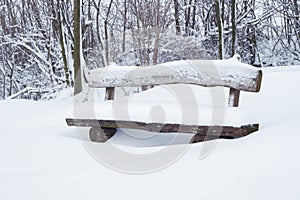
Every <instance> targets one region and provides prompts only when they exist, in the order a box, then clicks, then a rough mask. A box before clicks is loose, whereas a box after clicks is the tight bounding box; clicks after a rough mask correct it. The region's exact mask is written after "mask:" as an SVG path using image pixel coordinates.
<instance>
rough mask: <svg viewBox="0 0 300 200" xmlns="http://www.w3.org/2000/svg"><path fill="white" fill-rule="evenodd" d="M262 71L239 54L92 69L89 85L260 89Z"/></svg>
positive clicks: (250, 90)
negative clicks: (183, 85)
mask: <svg viewBox="0 0 300 200" xmlns="http://www.w3.org/2000/svg"><path fill="white" fill-rule="evenodd" d="M261 80H262V71H261V70H258V69H257V68H255V67H253V66H251V65H247V64H243V63H241V62H240V61H239V59H238V58H237V57H233V58H230V59H227V60H182V61H174V62H169V63H163V64H159V65H154V66H146V67H135V66H116V67H107V68H100V69H96V70H92V71H90V72H89V78H88V81H89V87H95V88H104V87H136V86H143V85H165V84H178V83H183V84H196V85H200V86H204V87H214V86H224V87H229V88H233V89H237V90H242V91H249V92H258V91H259V90H260V86H261Z"/></svg>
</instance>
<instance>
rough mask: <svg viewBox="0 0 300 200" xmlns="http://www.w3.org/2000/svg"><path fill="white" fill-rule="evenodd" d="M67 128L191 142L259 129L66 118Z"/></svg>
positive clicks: (247, 126)
mask: <svg viewBox="0 0 300 200" xmlns="http://www.w3.org/2000/svg"><path fill="white" fill-rule="evenodd" d="M66 122H67V124H68V125H69V126H81V127H94V128H98V127H101V128H112V129H114V128H126V129H137V130H144V131H150V132H160V133H188V134H196V136H195V137H194V139H193V142H197V141H200V140H202V141H203V139H205V137H206V136H207V137H208V138H209V139H217V138H228V139H233V138H240V137H244V136H247V135H249V134H251V133H253V132H255V131H257V130H258V129H259V125H258V124H249V125H244V126H240V127H233V126H198V125H184V124H162V123H145V122H134V121H116V120H97V119H71V118H67V119H66Z"/></svg>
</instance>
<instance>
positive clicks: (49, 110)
mask: <svg viewBox="0 0 300 200" xmlns="http://www.w3.org/2000/svg"><path fill="white" fill-rule="evenodd" d="M299 85H300V67H289V68H287V67H283V68H276V69H275V68H274V69H273V68H272V69H271V68H270V69H264V78H263V84H262V89H261V92H260V93H258V94H252V93H242V94H241V102H240V107H239V108H237V112H241V113H243V117H244V119H243V120H245V121H246V122H247V120H248V121H253V120H255V121H257V122H260V124H261V130H260V131H258V132H256V133H255V134H252V135H250V136H248V137H245V138H242V139H238V140H230V141H229V140H219V141H218V142H217V143H216V142H215V141H211V142H207V143H199V144H194V145H184V144H182V143H184V141H187V140H188V139H187V138H186V136H180V137H175V136H174V135H173V136H172V135H160V134H151V135H147V134H146V133H145V134H144V137H141V136H140V135H141V133H140V132H134V131H128V130H123V131H118V133H117V134H116V135H115V136H114V137H113V138H112V139H111V141H110V142H109V143H108V144H92V143H90V142H89V141H88V137H87V135H84V134H82V132H84V131H86V129H82V130H78V129H76V128H70V127H67V126H66V123H65V121H64V118H65V116H66V115H67V114H68V113H69V110H70V109H72V107H73V103H74V102H73V100H72V99H65V100H55V101H51V102H32V101H20V100H14V101H12V100H10V101H2V102H0V124H1V126H0V158H1V161H0V198H1V199H5V200H17V199H30V200H35V199H49V200H50V199H51V200H53V199H55V200H60V199H61V200H65V199H70V200H71V199H72V200H73V199H80V200H81V199H100V198H104V199H199V198H201V199H230V200H231V199H251V200H252V199H298V198H299V197H300V191H299V189H298V187H299V180H300V172H299V168H300V158H299V155H298V154H299V152H300V146H299V145H298V143H299V140H300V134H299V132H298V124H299V123H300V116H299V113H300V104H299V99H300V93H299V89H298V87H299ZM172 87H174V89H172V90H170V89H166V88H163V87H158V88H155V89H154V90H153V91H152V92H153V93H152V94H154V96H155V98H154V97H153V99H152V98H151V96H153V95H148V94H149V92H150V91H147V92H145V93H141V94H138V95H135V96H134V97H131V100H130V101H133V102H134V101H139V102H140V103H143V102H144V105H148V103H150V104H151V105H153V106H155V105H163V104H165V105H166V106H167V105H171V104H172V102H173V104H174V102H175V103H176V102H178V100H176V95H177V94H176V95H174V93H172V91H178V90H176V86H172ZM178 88H179V90H181V89H182V86H178ZM192 90H193V91H194V93H195V98H194V100H195V99H196V100H195V101H197V102H199V105H200V106H199V108H205V106H217V107H218V106H220V105H219V104H223V103H224V101H221V102H214V100H213V99H214V98H212V97H211V94H214V93H212V92H211V91H208V90H207V89H206V88H201V87H192ZM168 91H171V92H169V93H168ZM168 95H169V96H168ZM224 95H225V98H226V95H228V91H224ZM95 96H97V94H96V93H95ZM132 99H133V100H132ZM226 99H227V98H226ZM194 100H193V99H192V101H194ZM154 101H156V102H155V103H153V102H154ZM188 101H190V98H186V99H185V98H181V99H180V101H179V102H181V104H183V102H188ZM96 106H97V105H95V107H96ZM156 108H157V109H158V110H159V109H160V108H158V107H155V109H156ZM162 108H164V107H162ZM133 110H136V109H133ZM149 111H150V110H149ZM187 111H189V110H187ZM244 111H245V112H244ZM138 112H139V113H140V115H142V114H145V115H146V114H147V112H148V111H147V110H138ZM174 113H175V112H174ZM245 113H246V114H247V115H244V114H245ZM150 116H151V115H150ZM158 117H159V116H158ZM179 117H180V116H179ZM235 117H236V116H233V119H230V120H232V121H235V120H240V119H234V118H235ZM135 136H136V137H135ZM134 137H135V138H134ZM174 138H175V139H176V142H175V143H178V145H172V146H164V145H165V144H168V143H169V141H170V140H174ZM112 147H114V149H112ZM207 148H208V150H209V151H207ZM115 149H118V150H119V151H118V152H119V153H118V152H116V151H114V150H115ZM98 150H101V152H100V153H101V154H102V155H103V154H106V155H109V158H110V160H106V161H108V162H107V163H104V162H103V161H105V159H107V158H106V157H105V158H103V160H99V157H97V155H95V152H98ZM120 152H122V153H120ZM124 152H126V154H125V153H124ZM166 152H171V154H168V153H166ZM174 152H176V153H178V154H177V155H176V156H175V157H174V158H173V159H172V160H168V157H167V156H168V155H172V156H174V154H173V153H174ZM203 153H206V154H205V155H204V154H203ZM120 155H122V156H123V155H126V156H131V157H126V156H123V157H121V156H120ZM159 155H161V156H159ZM203 155H204V156H203ZM127 158H128V159H127ZM143 158H147V160H143ZM159 158H160V159H159ZM199 158H201V159H199ZM129 162H130V163H129ZM154 162H156V163H158V164H161V166H160V167H159V165H157V166H155V167H156V168H153V171H155V172H153V173H146V172H149V171H151V168H149V165H151V164H153V163H154ZM122 164H124V165H122ZM130 164H134V165H135V166H137V167H143V166H144V167H145V171H144V172H145V173H142V170H141V169H142V168H139V169H138V170H139V173H140V175H132V174H128V173H124V171H126V169H121V168H120V166H127V167H128V166H131V165H130ZM108 166H109V167H108ZM131 167H132V168H131V171H130V170H127V172H131V173H133V172H134V168H133V166H131ZM147 167H148V168H147ZM150 167H151V166H150ZM114 169H117V170H118V171H117V170H114ZM120 171H123V172H120Z"/></svg>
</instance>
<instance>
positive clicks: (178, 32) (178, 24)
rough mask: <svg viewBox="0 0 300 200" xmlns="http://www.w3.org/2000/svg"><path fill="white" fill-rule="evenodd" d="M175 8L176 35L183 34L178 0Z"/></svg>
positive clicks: (175, 0)
mask: <svg viewBox="0 0 300 200" xmlns="http://www.w3.org/2000/svg"><path fill="white" fill-rule="evenodd" d="M174 9H175V15H174V17H175V24H176V35H181V29H180V21H179V17H180V16H179V3H178V0H174Z"/></svg>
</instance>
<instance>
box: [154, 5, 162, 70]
mask: <svg viewBox="0 0 300 200" xmlns="http://www.w3.org/2000/svg"><path fill="white" fill-rule="evenodd" d="M160 32H161V26H160V0H157V5H156V26H155V41H154V48H153V49H154V51H153V65H156V64H157V60H158V45H159V38H160Z"/></svg>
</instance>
